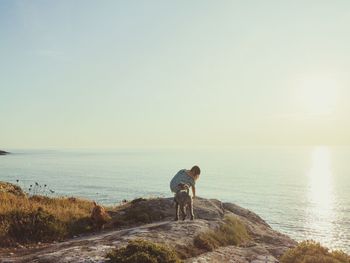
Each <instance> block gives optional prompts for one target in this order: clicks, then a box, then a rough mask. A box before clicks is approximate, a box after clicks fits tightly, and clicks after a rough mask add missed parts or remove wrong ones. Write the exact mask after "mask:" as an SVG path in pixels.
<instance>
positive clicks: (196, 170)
mask: <svg viewBox="0 0 350 263" xmlns="http://www.w3.org/2000/svg"><path fill="white" fill-rule="evenodd" d="M191 172H192V173H193V174H194V175H195V176H196V177H199V175H200V174H201V169H200V168H199V167H198V166H197V165H195V166H193V167H192V168H191Z"/></svg>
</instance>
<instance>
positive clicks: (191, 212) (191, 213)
mask: <svg viewBox="0 0 350 263" xmlns="http://www.w3.org/2000/svg"><path fill="white" fill-rule="evenodd" d="M189 209H190V215H191V220H193V219H194V214H193V200H192V198H191V202H190V205H189Z"/></svg>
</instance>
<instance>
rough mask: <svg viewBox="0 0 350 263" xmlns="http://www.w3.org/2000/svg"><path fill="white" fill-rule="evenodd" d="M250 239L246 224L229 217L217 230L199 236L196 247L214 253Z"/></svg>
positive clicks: (195, 242) (195, 239)
mask: <svg viewBox="0 0 350 263" xmlns="http://www.w3.org/2000/svg"><path fill="white" fill-rule="evenodd" d="M248 239H249V235H248V232H247V230H246V228H245V226H244V224H243V223H242V222H241V221H240V220H239V219H238V218H237V217H234V216H227V217H225V219H224V223H222V224H220V226H219V227H218V228H217V229H215V230H209V231H207V232H204V233H200V234H198V235H197V236H196V237H195V238H194V245H195V246H196V247H197V248H199V249H203V250H206V251H212V250H214V249H215V248H218V247H221V246H229V245H235V246H238V245H240V244H242V243H243V242H244V241H246V240H248Z"/></svg>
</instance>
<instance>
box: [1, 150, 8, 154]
mask: <svg viewBox="0 0 350 263" xmlns="http://www.w3.org/2000/svg"><path fill="white" fill-rule="evenodd" d="M6 154H9V152H5V151H1V150H0V155H6Z"/></svg>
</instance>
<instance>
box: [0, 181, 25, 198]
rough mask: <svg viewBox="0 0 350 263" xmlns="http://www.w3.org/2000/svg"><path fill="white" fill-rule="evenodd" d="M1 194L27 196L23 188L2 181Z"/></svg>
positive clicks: (0, 185) (0, 184)
mask: <svg viewBox="0 0 350 263" xmlns="http://www.w3.org/2000/svg"><path fill="white" fill-rule="evenodd" d="M0 192H5V193H11V194H14V195H17V196H25V195H26V194H25V193H24V192H23V190H22V188H21V187H19V186H18V185H15V184H11V183H7V182H1V181H0Z"/></svg>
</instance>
